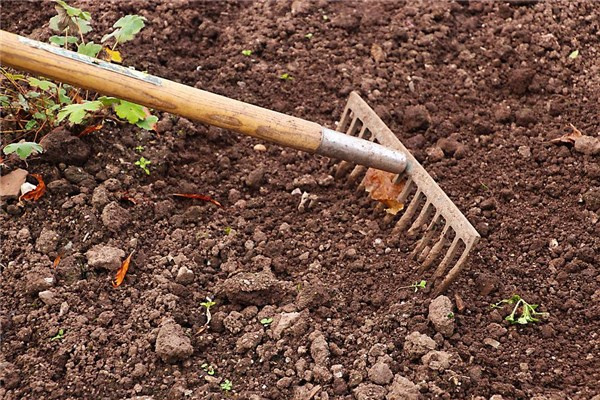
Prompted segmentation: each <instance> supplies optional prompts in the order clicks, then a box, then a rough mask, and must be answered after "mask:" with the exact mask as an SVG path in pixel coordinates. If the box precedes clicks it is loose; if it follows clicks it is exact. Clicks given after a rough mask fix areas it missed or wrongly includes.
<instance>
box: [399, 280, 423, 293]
mask: <svg viewBox="0 0 600 400" xmlns="http://www.w3.org/2000/svg"><path fill="white" fill-rule="evenodd" d="M425 286H427V281H423V280H421V281H418V282H415V283H413V284H412V285H408V286H402V287H401V288H400V289H415V292H418V291H419V289H425Z"/></svg>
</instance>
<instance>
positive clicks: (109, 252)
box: [85, 245, 125, 271]
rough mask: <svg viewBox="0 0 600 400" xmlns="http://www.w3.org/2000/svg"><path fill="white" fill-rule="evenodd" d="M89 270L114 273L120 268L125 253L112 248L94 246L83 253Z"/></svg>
mask: <svg viewBox="0 0 600 400" xmlns="http://www.w3.org/2000/svg"><path fill="white" fill-rule="evenodd" d="M85 256H86V258H87V262H88V266H89V267H91V268H98V269H105V270H108V271H116V270H118V269H119V267H120V266H121V263H122V261H123V258H124V257H125V252H124V251H123V250H121V249H118V248H116V247H112V246H105V245H96V246H94V247H92V248H91V249H89V250H88V251H87V253H85Z"/></svg>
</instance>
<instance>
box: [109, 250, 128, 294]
mask: <svg viewBox="0 0 600 400" xmlns="http://www.w3.org/2000/svg"><path fill="white" fill-rule="evenodd" d="M132 255H133V251H132V252H131V254H129V257H127V258H126V259H125V261H123V264H121V268H119V270H118V271H117V275H116V276H115V280H114V281H113V283H112V285H113V287H114V288H116V287H119V286H121V283H123V280H124V279H125V275H126V274H127V270H128V269H129V263H130V262H131V256H132Z"/></svg>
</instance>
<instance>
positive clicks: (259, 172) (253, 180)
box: [245, 167, 265, 189]
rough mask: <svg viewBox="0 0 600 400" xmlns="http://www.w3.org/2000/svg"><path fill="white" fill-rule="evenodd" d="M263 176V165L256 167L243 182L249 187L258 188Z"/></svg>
mask: <svg viewBox="0 0 600 400" xmlns="http://www.w3.org/2000/svg"><path fill="white" fill-rule="evenodd" d="M264 177H265V169H264V168H263V167H258V168H256V169H255V170H253V171H251V172H250V173H249V174H248V175H247V176H246V179H245V183H246V185H247V186H248V187H250V188H253V189H258V188H259V187H260V185H261V184H262V183H263V180H264Z"/></svg>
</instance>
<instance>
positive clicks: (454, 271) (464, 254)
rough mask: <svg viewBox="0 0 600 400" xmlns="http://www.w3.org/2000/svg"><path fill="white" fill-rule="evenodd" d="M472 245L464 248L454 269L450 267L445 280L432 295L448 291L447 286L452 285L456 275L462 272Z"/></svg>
mask: <svg viewBox="0 0 600 400" xmlns="http://www.w3.org/2000/svg"><path fill="white" fill-rule="evenodd" d="M473 245H474V244H473V243H472V244H470V245H469V246H465V249H464V250H463V252H462V254H461V255H460V258H459V259H458V261H457V262H456V264H455V265H454V267H452V269H451V270H450V272H448V274H447V275H446V278H445V279H444V280H443V281H442V283H440V285H439V286H437V287H436V288H435V290H434V293H435V295H436V296H437V295H438V294H439V293H442V292H444V291H445V290H446V289H448V286H450V285H451V284H452V282H454V281H455V280H456V278H457V277H458V274H459V273H460V271H462V269H463V267H464V264H465V261H466V260H467V257H468V256H469V253H470V251H471V248H472V247H473Z"/></svg>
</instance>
